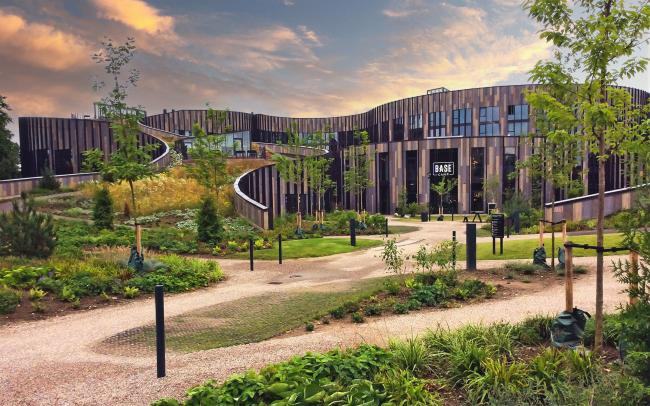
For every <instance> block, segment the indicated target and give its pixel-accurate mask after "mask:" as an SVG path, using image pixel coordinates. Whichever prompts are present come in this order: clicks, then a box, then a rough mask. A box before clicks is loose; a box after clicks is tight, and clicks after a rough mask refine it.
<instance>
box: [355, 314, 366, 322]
mask: <svg viewBox="0 0 650 406" xmlns="http://www.w3.org/2000/svg"><path fill="white" fill-rule="evenodd" d="M364 321H366V320H365V319H364V318H363V315H362V314H361V313H359V312H353V313H352V322H353V323H363V322H364Z"/></svg>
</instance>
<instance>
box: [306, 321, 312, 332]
mask: <svg viewBox="0 0 650 406" xmlns="http://www.w3.org/2000/svg"><path fill="white" fill-rule="evenodd" d="M305 331H307V332H312V331H314V323H311V322H309V323H305Z"/></svg>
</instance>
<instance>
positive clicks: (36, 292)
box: [29, 288, 47, 301]
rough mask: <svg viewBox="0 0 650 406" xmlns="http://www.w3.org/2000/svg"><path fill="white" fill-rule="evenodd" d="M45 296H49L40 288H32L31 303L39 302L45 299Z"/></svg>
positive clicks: (30, 293)
mask: <svg viewBox="0 0 650 406" xmlns="http://www.w3.org/2000/svg"><path fill="white" fill-rule="evenodd" d="M45 295H47V292H45V291H44V290H42V289H39V288H31V289H30V290H29V300H31V301H39V300H41V299H43V298H44V297H45Z"/></svg>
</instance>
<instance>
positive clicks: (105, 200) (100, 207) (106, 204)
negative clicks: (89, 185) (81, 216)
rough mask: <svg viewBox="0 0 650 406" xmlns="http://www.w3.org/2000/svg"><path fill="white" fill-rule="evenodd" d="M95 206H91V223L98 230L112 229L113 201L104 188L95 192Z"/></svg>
mask: <svg viewBox="0 0 650 406" xmlns="http://www.w3.org/2000/svg"><path fill="white" fill-rule="evenodd" d="M94 200H95V204H94V205H93V222H94V224H95V227H97V228H99V229H104V228H105V229H112V228H113V217H114V215H113V199H111V194H110V192H109V191H108V189H106V188H105V187H103V188H101V189H98V190H97V192H95V199H94Z"/></svg>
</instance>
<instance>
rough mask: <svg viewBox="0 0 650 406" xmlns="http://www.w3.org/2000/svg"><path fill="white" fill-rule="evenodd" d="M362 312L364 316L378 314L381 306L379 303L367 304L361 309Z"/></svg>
mask: <svg viewBox="0 0 650 406" xmlns="http://www.w3.org/2000/svg"><path fill="white" fill-rule="evenodd" d="M363 314H364V315H366V316H379V315H381V306H380V305H379V304H374V303H373V304H369V305H367V306H366V307H365V308H364V309H363Z"/></svg>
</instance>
